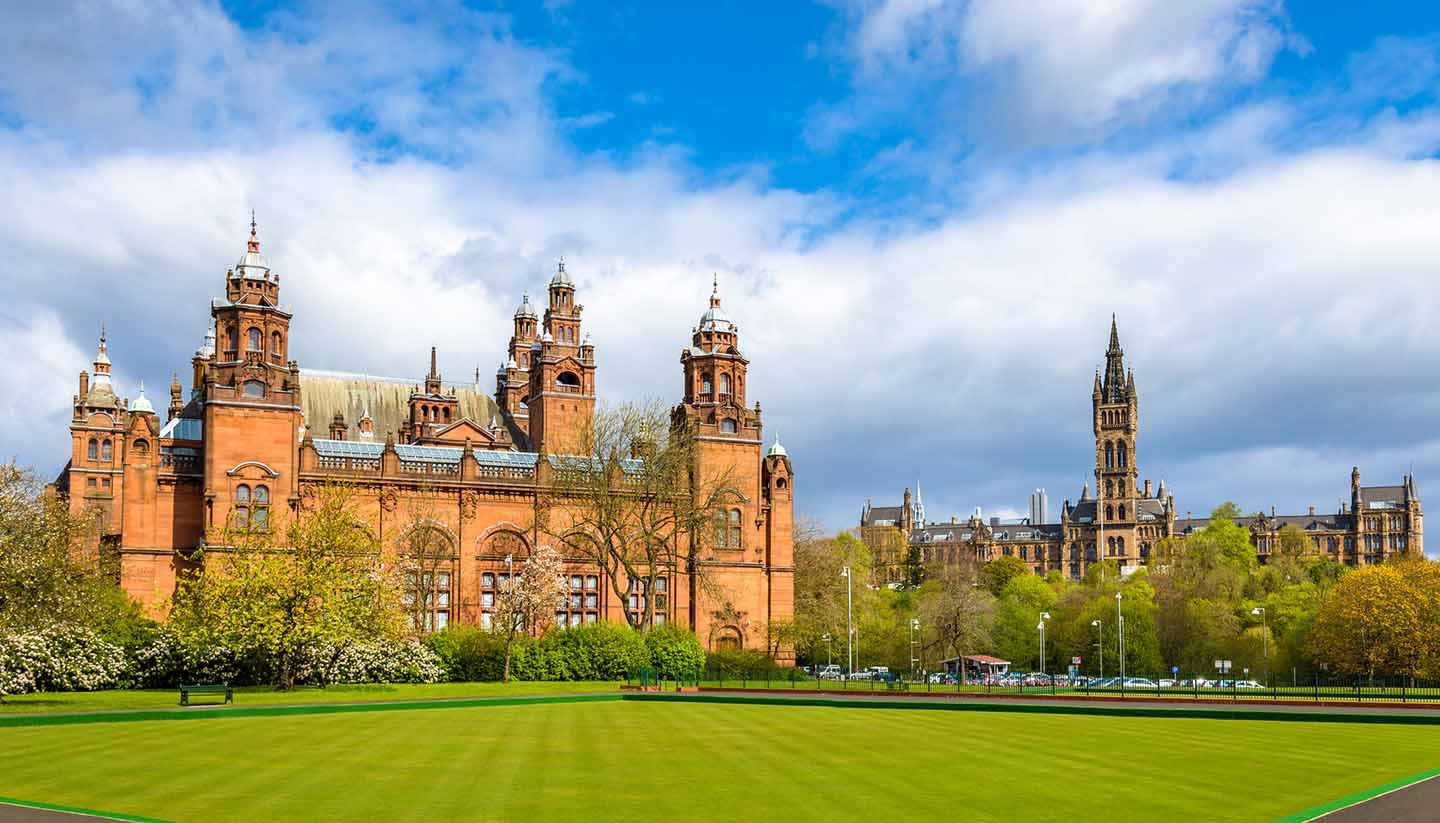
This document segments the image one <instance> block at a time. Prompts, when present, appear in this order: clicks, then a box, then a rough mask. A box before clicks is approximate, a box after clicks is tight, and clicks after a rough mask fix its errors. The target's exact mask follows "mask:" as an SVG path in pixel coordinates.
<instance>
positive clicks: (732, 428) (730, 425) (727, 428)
mask: <svg viewBox="0 0 1440 823" xmlns="http://www.w3.org/2000/svg"><path fill="white" fill-rule="evenodd" d="M738 430H739V427H738V426H737V425H736V424H735V420H734V419H733V418H730V417H727V418H725V419H724V420H721V421H720V433H721V434H734V433H735V432H736V431H738Z"/></svg>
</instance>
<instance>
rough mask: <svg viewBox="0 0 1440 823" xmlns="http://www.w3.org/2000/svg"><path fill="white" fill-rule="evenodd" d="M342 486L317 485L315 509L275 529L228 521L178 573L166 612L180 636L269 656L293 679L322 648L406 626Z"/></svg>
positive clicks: (285, 682)
mask: <svg viewBox="0 0 1440 823" xmlns="http://www.w3.org/2000/svg"><path fill="white" fill-rule="evenodd" d="M351 498H352V493H351V491H350V489H349V488H348V487H345V486H339V485H327V486H322V487H319V488H318V489H317V491H316V495H315V497H314V501H315V502H314V504H313V508H312V509H311V510H308V511H302V512H301V513H300V514H299V515H298V516H296V517H294V518H292V519H291V520H290V521H289V522H288V523H283V524H282V523H278V522H275V521H272V522H271V524H270V525H271V527H272V529H273V528H274V527H277V526H282V527H283V528H284V531H283V533H278V532H276V531H273V530H266V531H256V530H235V529H227V530H225V531H222V532H220V533H218V534H215V535H212V538H213V539H212V541H211V547H209V548H207V549H205V550H204V551H202V552H198V553H197V555H196V557H195V559H196V560H198V561H200V563H201V567H200V569H199V571H197V572H195V573H193V574H191V575H187V576H184V577H182V578H181V580H180V581H179V585H178V586H177V591H176V595H175V601H174V609H173V610H172V615H171V619H172V622H173V624H174V625H175V627H176V628H177V630H179V632H180V633H181V635H182V636H183V637H187V638H189V639H191V640H195V641H200V642H204V643H218V644H221V645H227V646H230V647H231V648H234V649H237V650H239V651H241V652H243V653H246V654H249V655H252V656H254V657H258V658H261V659H263V660H266V661H269V662H270V664H271V666H272V675H273V680H274V682H275V685H276V686H277V687H278V688H280V689H289V688H291V687H293V686H294V685H295V680H296V677H297V675H298V673H299V668H300V666H301V664H302V663H303V662H304V661H305V660H308V659H314V656H315V655H316V654H318V653H319V652H321V651H324V650H327V649H328V650H336V649H340V650H343V649H344V648H346V647H348V646H350V645H352V644H354V643H356V642H359V641H365V640H373V639H376V638H393V637H398V636H399V635H400V634H402V633H403V630H404V622H405V617H406V611H405V609H404V607H403V606H402V604H401V601H400V589H401V587H400V581H399V575H398V574H397V570H396V568H395V566H394V565H393V564H390V563H387V562H386V560H385V558H384V556H383V554H382V552H381V550H380V544H379V541H378V540H377V539H376V538H375V537H374V535H372V534H371V533H370V531H369V529H367V528H366V527H365V526H364V525H363V524H362V523H361V522H360V520H359V519H358V518H357V516H356V514H355V512H354V511H353V507H352V505H351Z"/></svg>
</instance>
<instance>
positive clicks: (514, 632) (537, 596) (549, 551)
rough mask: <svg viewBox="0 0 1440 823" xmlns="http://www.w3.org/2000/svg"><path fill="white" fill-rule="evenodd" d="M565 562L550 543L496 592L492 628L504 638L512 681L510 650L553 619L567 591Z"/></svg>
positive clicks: (506, 675) (507, 678) (507, 675)
mask: <svg viewBox="0 0 1440 823" xmlns="http://www.w3.org/2000/svg"><path fill="white" fill-rule="evenodd" d="M564 575H565V561H564V559H563V558H562V557H561V556H560V553H559V552H557V551H555V549H553V548H551V547H550V546H541V547H540V548H538V549H536V550H535V551H534V552H533V553H531V555H530V557H529V558H528V559H527V560H526V561H525V562H524V564H523V565H522V566H521V567H520V571H519V573H517V574H512V575H510V576H509V577H508V578H507V579H506V581H505V584H504V585H502V586H501V587H500V590H499V591H498V592H496V594H495V612H494V614H495V617H494V622H493V623H492V624H491V625H492V627H493V631H495V632H497V633H499V634H501V635H503V636H504V637H505V672H504V674H503V675H502V678H501V679H502V680H503V681H504V682H506V683H509V682H510V653H511V651H513V649H514V647H515V638H516V637H518V636H519V635H520V633H521V632H523V631H526V630H530V631H535V632H539V631H541V630H542V629H543V628H544V626H545V624H546V623H548V622H550V620H551V619H552V618H553V616H554V614H555V607H556V606H558V605H560V604H561V603H562V602H563V600H562V599H563V598H564V597H565V594H566V591H567V590H566V587H565V581H564Z"/></svg>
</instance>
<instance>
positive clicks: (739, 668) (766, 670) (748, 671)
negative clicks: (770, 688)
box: [705, 649, 789, 680]
mask: <svg viewBox="0 0 1440 823" xmlns="http://www.w3.org/2000/svg"><path fill="white" fill-rule="evenodd" d="M705 674H706V676H707V677H726V678H741V677H746V678H750V679H753V680H762V679H764V678H765V677H766V676H767V675H768V676H770V677H787V676H789V670H788V669H784V668H782V667H780V666H779V665H777V664H776V663H775V661H774V660H771V659H770V656H769V655H767V654H765V653H764V652H758V651H755V650H754V649H721V650H720V651H717V652H711V653H710V654H707V655H705Z"/></svg>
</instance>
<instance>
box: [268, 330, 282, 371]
mask: <svg viewBox="0 0 1440 823" xmlns="http://www.w3.org/2000/svg"><path fill="white" fill-rule="evenodd" d="M284 356H285V347H284V346H282V345H280V332H278V331H272V332H270V359H271V360H273V361H275V362H276V363H279V362H281V359H282V358H284Z"/></svg>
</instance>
